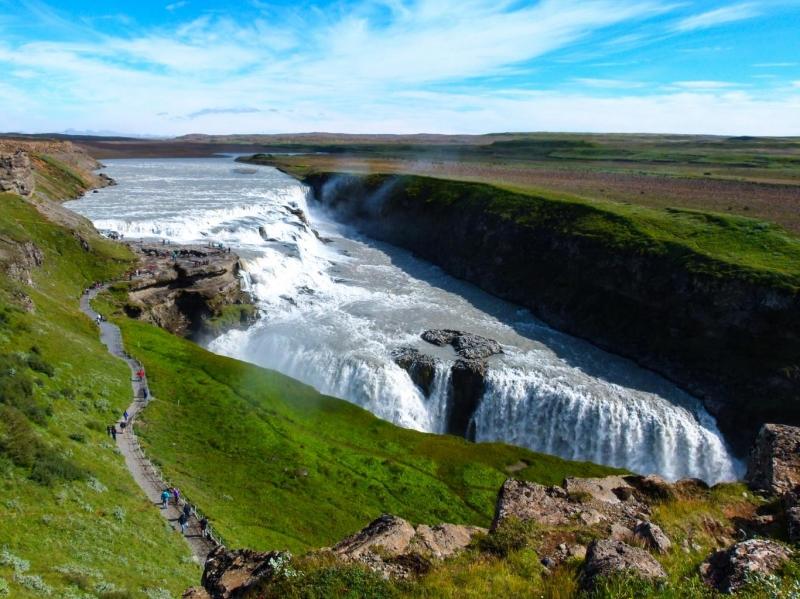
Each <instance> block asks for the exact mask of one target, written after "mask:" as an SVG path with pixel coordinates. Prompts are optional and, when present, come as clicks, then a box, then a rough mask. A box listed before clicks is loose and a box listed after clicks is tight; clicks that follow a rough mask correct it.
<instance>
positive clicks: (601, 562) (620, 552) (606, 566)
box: [581, 539, 667, 590]
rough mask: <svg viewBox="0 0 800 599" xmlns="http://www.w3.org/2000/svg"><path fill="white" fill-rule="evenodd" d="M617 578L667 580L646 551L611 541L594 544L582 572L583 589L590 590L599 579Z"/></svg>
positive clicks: (587, 552) (664, 573) (665, 575)
mask: <svg viewBox="0 0 800 599" xmlns="http://www.w3.org/2000/svg"><path fill="white" fill-rule="evenodd" d="M615 574H624V575H628V576H634V577H636V578H642V579H644V580H660V579H665V578H666V577H667V573H666V572H665V571H664V568H663V567H662V566H661V564H659V563H658V562H657V561H656V560H655V559H654V558H653V556H652V555H650V554H649V553H647V551H645V550H644V549H639V548H638V547H631V546H630V545H627V544H626V543H623V542H622V541H614V540H611V539H604V540H600V541H593V542H592V543H591V545H589V548H588V549H587V550H586V561H585V562H584V565H583V571H582V572H581V587H582V588H584V589H586V590H591V589H593V588H594V587H595V585H596V584H597V582H598V580H599V579H600V578H603V577H607V576H613V575H615Z"/></svg>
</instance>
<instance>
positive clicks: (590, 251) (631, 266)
mask: <svg viewBox="0 0 800 599" xmlns="http://www.w3.org/2000/svg"><path fill="white" fill-rule="evenodd" d="M305 182H306V183H307V184H308V185H309V186H310V187H311V190H312V194H313V196H314V197H315V198H316V199H317V200H318V201H320V202H322V203H323V204H325V205H326V206H328V207H331V208H334V209H335V210H337V211H338V212H339V213H340V214H341V215H342V216H343V218H346V219H349V220H350V221H351V222H355V223H357V224H358V225H359V226H360V227H361V229H362V230H363V231H364V232H365V233H367V234H368V235H370V236H373V237H375V238H377V239H380V240H383V241H388V242H390V243H393V244H395V245H398V246H401V247H404V248H406V249H409V250H411V251H413V252H415V253H416V254H418V255H419V256H421V257H422V258H425V259H427V260H429V261H431V262H433V263H435V264H437V265H439V266H440V267H442V268H443V269H444V270H446V271H447V272H449V273H450V274H452V275H454V276H457V277H460V278H463V279H465V280H467V281H470V282H472V283H474V284H476V285H478V286H480V287H481V288H483V289H484V290H486V291H488V292H490V293H492V294H495V295H497V296H499V297H502V298H504V299H507V300H510V301H513V302H515V303H518V304H521V305H523V306H525V307H527V308H529V309H531V310H532V311H533V312H534V313H535V314H537V315H538V316H539V317H541V318H542V319H544V320H545V321H547V322H548V323H550V324H551V325H552V326H554V327H556V328H559V329H561V330H563V331H566V332H568V333H570V334H573V335H576V336H579V337H582V338H585V339H588V340H590V341H592V342H594V343H595V344H597V345H599V346H600V347H603V348H605V349H607V350H609V351H612V352H614V353H618V354H621V355H624V356H627V357H630V358H631V359H634V360H636V361H637V362H639V363H640V364H642V365H643V366H645V367H647V368H650V369H653V370H655V371H657V372H660V373H661V374H663V375H665V376H667V377H668V378H670V379H671V380H673V381H675V382H676V383H678V384H680V385H681V386H683V387H684V388H686V389H687V390H688V391H690V392H692V393H694V394H695V395H697V396H699V397H700V398H702V399H703V400H704V402H705V404H706V406H707V408H708V409H709V411H710V412H711V413H712V414H714V415H715V416H717V419H718V422H719V424H720V427H721V428H722V430H723V431H724V432H725V433H726V436H727V437H728V439H729V440H730V441H731V442H732V443H733V444H734V445H735V446H736V448H737V449H738V450H739V453H744V451H745V450H746V448H747V447H748V445H749V443H750V441H751V439H752V438H753V436H754V435H755V432H756V431H757V429H758V427H759V426H760V425H761V424H762V423H764V422H767V421H776V422H787V423H800V294H798V291H797V290H796V289H791V288H789V287H779V286H774V285H771V284H765V283H762V282H760V281H759V279H752V280H744V279H742V278H737V277H735V276H730V277H728V276H719V274H718V273H717V274H709V273H707V272H704V270H703V269H702V268H696V269H694V270H692V271H690V270H688V269H687V268H685V267H684V266H683V263H682V262H681V261H680V259H679V258H680V256H677V255H676V254H674V253H670V252H669V251H665V252H639V251H637V252H633V251H628V250H626V249H625V248H624V247H614V246H613V245H611V244H609V243H608V242H607V240H604V239H602V238H599V237H597V236H594V237H593V236H586V235H575V234H572V233H571V232H570V228H569V225H568V222H569V218H568V217H569V215H566V216H565V219H564V223H561V225H559V222H558V217H557V216H556V217H555V218H553V217H552V215H549V216H550V217H551V218H550V219H549V220H547V222H540V221H538V220H537V218H536V214H535V213H531V214H530V215H528V214H525V215H522V216H523V217H521V215H520V214H518V213H515V212H514V211H513V210H511V211H508V212H504V211H503V210H498V209H496V208H493V209H490V206H491V205H492V202H493V196H492V195H491V194H493V193H495V194H496V193H505V192H498V190H495V189H494V188H490V187H488V186H481V185H477V184H476V185H473V184H467V183H457V182H443V181H435V180H426V179H424V178H419V177H396V176H371V177H358V176H342V175H331V174H315V175H310V176H309V177H307V178H306V180H305ZM565 210H567V209H565ZM554 221H555V222H554ZM692 259H693V260H695V261H696V262H697V263H698V264H699V263H700V262H702V261H703V260H708V259H706V258H703V257H702V256H699V255H698V256H693V257H692Z"/></svg>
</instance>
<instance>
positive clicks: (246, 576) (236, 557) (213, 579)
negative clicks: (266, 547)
mask: <svg viewBox="0 0 800 599" xmlns="http://www.w3.org/2000/svg"><path fill="white" fill-rule="evenodd" d="M288 557H289V555H288V554H287V553H285V552H282V551H270V552H268V553H259V552H257V551H251V550H250V549H236V550H228V549H226V548H225V547H223V546H221V545H220V546H219V547H217V548H216V549H214V551H212V552H211V553H210V554H209V555H208V559H207V560H206V564H205V568H204V569H203V577H202V579H201V581H200V584H201V585H202V586H203V589H204V590H205V591H206V595H207V596H209V597H210V598H211V599H233V598H235V597H242V596H244V595H245V594H246V593H247V592H248V591H250V590H251V589H253V588H254V587H255V586H256V585H257V584H259V583H261V582H262V581H265V580H269V579H270V578H271V577H272V576H274V575H275V574H276V570H275V567H274V564H276V563H279V562H281V561H283V560H286V559H288ZM194 592H195V593H196V594H195V595H189V596H190V597H197V598H201V597H205V595H203V594H202V591H200V590H195V591H194Z"/></svg>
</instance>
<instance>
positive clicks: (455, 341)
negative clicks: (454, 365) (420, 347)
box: [421, 329, 503, 360]
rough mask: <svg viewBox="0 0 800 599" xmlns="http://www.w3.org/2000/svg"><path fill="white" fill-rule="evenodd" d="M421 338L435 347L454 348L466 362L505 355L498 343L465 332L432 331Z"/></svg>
mask: <svg viewBox="0 0 800 599" xmlns="http://www.w3.org/2000/svg"><path fill="white" fill-rule="evenodd" d="M421 337H422V339H423V340H424V341H427V342H428V343H432V344H433V345H438V346H440V347H442V346H445V345H450V346H452V347H453V349H454V350H455V351H456V353H457V354H458V355H459V356H460V357H462V358H464V359H466V360H485V359H486V358H488V357H490V356H494V355H496V354H502V353H503V349H502V348H501V347H500V344H499V343H498V342H497V341H495V340H493V339H487V338H486V337H481V336H480V335H473V334H472V333H464V332H463V331H455V330H452V329H431V330H429V331H425V332H424V333H422V335H421Z"/></svg>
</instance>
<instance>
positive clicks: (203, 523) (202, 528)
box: [200, 517, 208, 539]
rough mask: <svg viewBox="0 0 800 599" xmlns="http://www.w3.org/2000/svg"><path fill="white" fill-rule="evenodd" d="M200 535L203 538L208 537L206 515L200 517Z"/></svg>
mask: <svg viewBox="0 0 800 599" xmlns="http://www.w3.org/2000/svg"><path fill="white" fill-rule="evenodd" d="M200 536H201V537H203V538H204V539H207V538H208V518H206V517H203V518H201V519H200Z"/></svg>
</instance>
